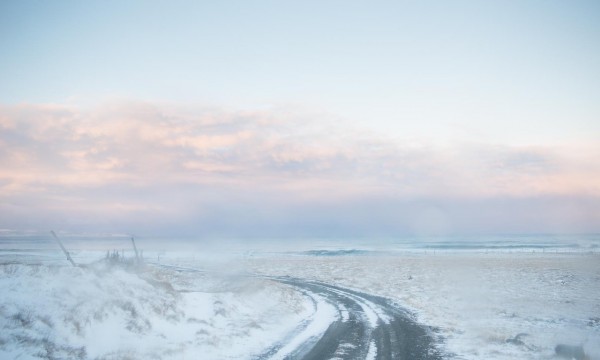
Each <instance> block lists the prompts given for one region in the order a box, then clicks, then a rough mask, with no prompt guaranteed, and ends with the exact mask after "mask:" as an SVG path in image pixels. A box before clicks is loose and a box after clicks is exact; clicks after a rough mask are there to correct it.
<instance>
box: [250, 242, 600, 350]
mask: <svg viewBox="0 0 600 360" xmlns="http://www.w3.org/2000/svg"><path fill="white" fill-rule="evenodd" d="M346 253H350V254H352V252H346ZM330 254H331V255H333V254H335V252H331V253H330ZM247 265H248V267H249V268H250V269H253V270H254V271H256V272H258V273H262V274H277V275H291V276H296V277H302V278H308V279H318V280H321V281H324V282H327V283H332V284H337V285H340V286H343V287H348V288H353V289H360V290H361V291H364V292H367V293H372V294H377V295H382V296H386V297H389V298H392V299H395V300H396V301H397V302H398V303H399V304H400V306H404V307H407V308H409V309H410V310H412V311H414V312H415V313H416V314H417V315H418V319H419V320H420V321H421V322H423V323H426V324H428V325H431V326H435V327H438V328H439V330H440V333H441V334H442V335H443V337H444V338H445V347H446V349H447V350H448V351H449V352H450V353H453V354H455V355H456V356H457V357H458V358H464V359H552V358H556V354H555V347H556V346H557V345H559V344H564V345H570V346H575V347H578V346H582V347H583V349H584V351H585V353H586V355H587V356H588V357H589V358H591V359H600V254H597V253H596V254H590V253H583V252H579V253H540V252H537V253H531V252H512V253H503V252H488V253H485V252H464V251H441V252H440V251H437V252H436V253H435V254H434V253H433V252H432V251H430V252H429V253H415V252H412V253H411V252H408V253H396V254H392V255H382V254H378V255H369V253H368V252H367V253H365V254H362V255H343V256H302V255H300V256H299V255H288V256H282V255H277V256H274V255H272V256H258V257H255V258H250V259H248V260H247Z"/></svg>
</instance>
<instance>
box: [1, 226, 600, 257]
mask: <svg viewBox="0 0 600 360" xmlns="http://www.w3.org/2000/svg"><path fill="white" fill-rule="evenodd" d="M59 236H60V237H61V239H62V240H63V242H64V244H65V246H66V247H67V248H68V249H69V250H70V251H71V250H74V251H86V250H90V251H112V250H118V251H131V250H132V244H131V236H130V235H126V234H81V233H79V234H75V233H59ZM135 239H136V244H137V246H138V247H139V248H140V249H146V250H149V251H157V250H159V251H181V250H192V251H208V250H212V251H219V252H224V251H230V252H248V251H257V252H283V253H296V254H302V255H308V256H348V255H366V254H370V253H373V252H390V251H398V252H403V251H409V252H411V251H412V252H428V251H475V252H487V251H502V252H512V251H515V252H517V251H527V252H532V251H534V252H538V251H539V252H546V251H548V252H555V251H556V252H590V251H593V252H600V234H584V235H503V236H462V237H461V236H429V237H424V236H420V237H417V236H413V237H409V236H405V237H397V238H385V239H381V238H360V239H353V238H343V239H228V240H221V239H219V240H215V239H194V238H186V239H183V238H177V237H174V238H168V237H163V238H159V237H155V238H152V237H136V238H135ZM0 251H2V252H4V253H5V254H6V253H7V252H8V253H10V252H14V253H31V252H35V253H39V254H44V253H48V255H51V254H54V253H55V252H57V251H58V252H60V248H59V247H58V245H57V244H56V242H55V240H54V238H53V237H52V235H51V234H50V232H34V231H30V232H17V231H8V230H2V231H0Z"/></svg>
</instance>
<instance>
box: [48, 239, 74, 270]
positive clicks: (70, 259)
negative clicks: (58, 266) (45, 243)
mask: <svg viewBox="0 0 600 360" xmlns="http://www.w3.org/2000/svg"><path fill="white" fill-rule="evenodd" d="M50 232H51V233H52V236H54V239H56V242H57V243H58V245H60V248H61V249H62V251H63V252H64V253H65V255H67V260H69V261H70V262H71V265H73V266H77V265H75V261H73V259H72V258H71V255H70V254H69V252H68V251H67V249H65V247H64V245H63V243H62V241H60V239H59V238H58V236H57V235H56V233H55V232H54V230H50Z"/></svg>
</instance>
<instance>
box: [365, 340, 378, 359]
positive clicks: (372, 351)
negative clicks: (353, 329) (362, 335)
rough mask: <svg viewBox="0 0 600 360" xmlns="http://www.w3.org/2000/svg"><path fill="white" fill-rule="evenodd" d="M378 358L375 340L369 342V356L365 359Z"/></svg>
mask: <svg viewBox="0 0 600 360" xmlns="http://www.w3.org/2000/svg"><path fill="white" fill-rule="evenodd" d="M376 358H377V346H376V345H375V341H371V344H369V351H368V352H367V357H366V358H365V360H375V359H376Z"/></svg>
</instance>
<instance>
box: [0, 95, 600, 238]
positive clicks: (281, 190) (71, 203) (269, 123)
mask: <svg viewBox="0 0 600 360" xmlns="http://www.w3.org/2000/svg"><path fill="white" fill-rule="evenodd" d="M599 155H600V147H599V146H597V145H593V144H576V143H564V144H557V145H556V146H552V147H550V146H548V145H546V146H535V145H531V146H523V147H514V146H506V145H502V144H485V143H479V142H477V141H476V140H475V139H474V140H473V141H472V142H471V143H462V144H453V145H443V146H442V145H436V144H430V143H423V142H419V141H418V139H417V140H415V139H411V140H410V141H407V140H403V139H401V138H395V137H392V136H387V135H381V134H374V133H369V132H368V131H361V130H360V129H347V128H344V127H343V126H341V125H340V124H336V123H335V122H334V121H331V120H330V119H329V118H328V116H327V115H326V114H314V113H313V114H311V113H307V112H304V111H300V110H293V111H292V110H289V109H287V110H286V109H270V110H260V111H233V110H226V109H214V108H212V109H210V108H190V107H184V106H176V105H168V104H151V103H142V102H119V103H110V104H103V105H98V106H95V107H87V108H81V107H76V106H70V105H56V104H54V105H48V104H24V105H15V106H2V107H0V164H1V168H0V212H1V214H2V216H1V217H0V218H1V219H0V227H2V228H13V229H29V228H33V229H45V228H57V229H64V230H76V231H119V232H122V231H129V232H135V233H138V234H140V233H146V234H157V235H158V234H163V235H164V234H167V235H170V234H172V235H178V234H180V235H183V234H184V235H191V236H228V237H229V236H231V237H257V236H258V237H261V236H265V237H287V236H290V237H297V236H395V235H403V234H450V233H469V232H476V233H479V232H484V233H499V232H500V233H501V232H507V233H514V232H590V231H600V162H598V161H595V160H597V159H598V158H600V157H599Z"/></svg>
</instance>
